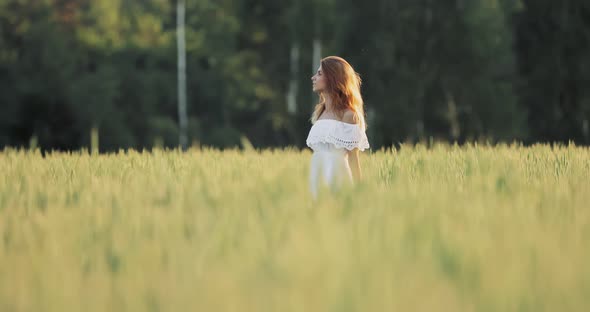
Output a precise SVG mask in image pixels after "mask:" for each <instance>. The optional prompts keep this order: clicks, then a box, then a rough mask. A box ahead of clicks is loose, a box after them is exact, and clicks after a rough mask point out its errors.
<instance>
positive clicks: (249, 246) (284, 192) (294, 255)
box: [0, 145, 590, 311]
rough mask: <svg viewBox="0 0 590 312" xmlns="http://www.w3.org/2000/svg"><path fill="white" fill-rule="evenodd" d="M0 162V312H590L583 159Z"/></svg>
mask: <svg viewBox="0 0 590 312" xmlns="http://www.w3.org/2000/svg"><path fill="white" fill-rule="evenodd" d="M310 156H311V154H310V152H309V151H307V150H306V151H303V152H301V151H298V150H295V149H285V150H265V151H251V150H250V151H246V152H241V151H238V150H230V151H225V152H221V151H217V150H206V149H204V150H197V149H193V150H189V151H188V152H185V153H182V152H179V151H175V150H172V151H162V150H155V151H154V152H152V153H148V152H145V153H142V152H133V151H130V152H126V153H125V152H120V153H114V154H106V155H92V156H91V155H88V153H83V152H79V153H51V154H48V155H46V156H45V157H42V156H41V154H40V153H39V152H30V151H19V150H10V149H6V150H4V151H3V152H0V173H1V175H0V311H588V310H590V266H588V263H590V248H589V247H590V151H589V149H587V148H581V147H575V146H569V147H565V146H564V147H556V148H551V147H549V146H544V145H538V146H533V147H528V148H525V147H520V146H507V145H501V146H497V147H487V146H467V147H453V146H445V145H439V146H435V147H434V148H432V149H426V148H425V147H423V146H417V147H402V148H401V149H400V150H397V151H395V150H393V151H392V150H381V151H375V152H371V153H365V154H364V155H363V158H362V166H363V169H364V170H363V171H364V176H365V180H364V182H363V183H362V184H359V185H357V187H356V188H355V189H353V190H349V191H347V192H344V193H341V194H339V195H338V196H330V195H329V194H324V195H325V196H323V197H322V198H321V199H320V200H319V202H317V203H316V204H315V205H312V203H311V199H310V196H309V194H308V192H307V173H308V171H307V170H308V161H309V159H310Z"/></svg>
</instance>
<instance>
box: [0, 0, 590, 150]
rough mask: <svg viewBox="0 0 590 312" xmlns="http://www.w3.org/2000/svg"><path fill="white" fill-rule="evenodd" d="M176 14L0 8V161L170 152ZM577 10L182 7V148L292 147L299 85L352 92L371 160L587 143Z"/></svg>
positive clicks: (118, 5) (444, 3)
mask: <svg viewBox="0 0 590 312" xmlns="http://www.w3.org/2000/svg"><path fill="white" fill-rule="evenodd" d="M176 12H177V11H176V2H175V1H171V0H135V1H130V0H0V148H1V147H3V146H29V145H30V144H31V142H32V141H34V142H35V144H36V145H38V146H39V147H41V148H43V149H59V150H70V149H79V148H83V147H86V146H89V145H90V137H91V136H90V133H91V129H93V128H94V129H97V130H98V134H99V137H100V140H99V142H100V150H101V151H111V150H116V149H118V148H138V149H140V148H144V147H145V148H149V147H152V146H154V145H162V146H169V147H173V146H177V145H178V144H179V126H178V109H177V103H178V101H177V97H178V96H177V43H176V27H177V26H176V25H177V24H176V23H177V21H176V18H177V14H176ZM589 43H590V1H587V0H561V1H553V0H522V1H516V0H496V1H494V0H365V1H358V0H299V1H296V0H280V1H279V0H187V2H186V54H187V90H188V94H187V99H188V102H187V114H188V126H187V132H188V133H187V134H188V138H189V141H190V142H192V143H193V144H200V145H209V146H216V147H232V146H236V145H239V144H240V140H241V138H243V137H245V138H247V139H248V140H249V141H250V142H252V144H253V145H254V146H255V147H259V148H264V147H274V146H287V145H291V146H299V147H304V146H305V138H306V135H307V132H308V130H309V127H310V124H309V116H310V114H311V111H312V109H313V106H314V104H315V102H316V100H317V98H316V96H315V95H314V94H313V93H312V91H311V81H310V77H311V75H312V74H313V72H315V70H316V69H317V66H318V61H319V58H320V57H324V56H328V55H339V56H342V57H344V58H345V59H347V60H348V61H349V62H350V63H351V64H352V65H353V66H354V67H355V69H356V70H357V71H358V72H359V73H360V74H361V77H362V78H363V88H362V92H363V96H364V98H365V101H366V104H365V105H366V110H367V121H368V124H369V128H368V130H367V131H368V135H369V139H370V141H371V144H372V147H373V148H374V149H375V148H379V147H387V146H391V145H394V144H397V143H399V142H417V141H420V140H427V141H429V140H444V141H449V142H466V141H476V140H477V141H480V140H485V141H488V142H509V141H514V140H517V141H522V142H525V143H533V142H568V141H574V142H575V143H576V144H580V145H587V144H589V143H590V124H589V122H590V92H589V91H590V88H589V86H590V45H589Z"/></svg>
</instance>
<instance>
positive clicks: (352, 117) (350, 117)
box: [342, 109, 359, 124]
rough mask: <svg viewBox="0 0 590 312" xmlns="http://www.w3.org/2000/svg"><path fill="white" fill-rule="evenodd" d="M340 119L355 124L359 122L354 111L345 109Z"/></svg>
mask: <svg viewBox="0 0 590 312" xmlns="http://www.w3.org/2000/svg"><path fill="white" fill-rule="evenodd" d="M342 121H343V122H345V123H349V124H357V123H358V122H359V118H358V116H357V114H356V112H355V111H353V110H351V109H347V110H346V111H345V112H344V114H343V115H342Z"/></svg>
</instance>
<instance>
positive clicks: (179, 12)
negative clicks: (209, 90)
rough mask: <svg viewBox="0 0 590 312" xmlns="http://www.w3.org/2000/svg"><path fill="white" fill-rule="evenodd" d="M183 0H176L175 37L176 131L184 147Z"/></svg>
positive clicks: (185, 129)
mask: <svg viewBox="0 0 590 312" xmlns="http://www.w3.org/2000/svg"><path fill="white" fill-rule="evenodd" d="M185 11H186V6H185V0H177V2H176V38H177V40H176V41H177V46H178V130H179V131H178V133H179V138H178V141H179V144H180V146H181V147H182V148H183V149H185V148H186V147H187V145H188V138H187V135H186V131H187V123H188V118H187V114H186V42H185V40H186V39H185V31H184V24H185Z"/></svg>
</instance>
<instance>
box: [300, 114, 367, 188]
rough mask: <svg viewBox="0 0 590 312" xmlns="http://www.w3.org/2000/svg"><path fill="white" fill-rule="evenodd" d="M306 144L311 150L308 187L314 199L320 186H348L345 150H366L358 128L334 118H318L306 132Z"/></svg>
mask: <svg viewBox="0 0 590 312" xmlns="http://www.w3.org/2000/svg"><path fill="white" fill-rule="evenodd" d="M306 144H307V146H309V147H310V148H311V149H312V150H313V155H312V158H311V164H310V172H309V187H310V191H311V194H312V196H313V197H314V198H317V196H318V193H319V191H320V188H321V187H322V186H328V187H329V188H331V189H332V190H335V189H337V188H338V187H340V186H341V185H342V184H343V183H352V172H351V170H350V166H349V165H348V153H347V151H351V150H353V149H354V148H358V149H359V150H360V151H364V150H365V149H368V148H369V140H368V139H367V135H366V133H365V129H364V128H362V126H361V125H359V124H350V123H346V122H343V121H339V120H335V119H318V120H317V121H316V122H315V123H314V124H313V126H312V127H311V130H310V131H309V135H308V136H307V140H306Z"/></svg>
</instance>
